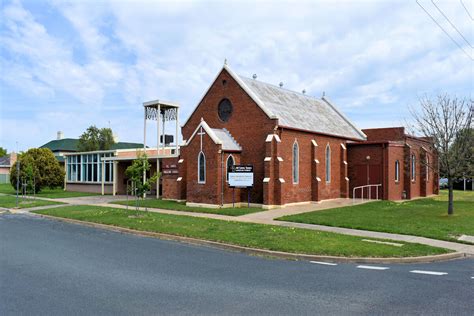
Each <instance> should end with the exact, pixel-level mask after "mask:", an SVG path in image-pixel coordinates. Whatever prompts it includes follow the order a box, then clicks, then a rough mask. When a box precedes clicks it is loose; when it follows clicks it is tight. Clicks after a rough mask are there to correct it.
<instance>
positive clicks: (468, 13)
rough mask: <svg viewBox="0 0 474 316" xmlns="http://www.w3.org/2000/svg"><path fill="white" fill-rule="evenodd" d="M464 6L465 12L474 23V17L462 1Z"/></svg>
mask: <svg viewBox="0 0 474 316" xmlns="http://www.w3.org/2000/svg"><path fill="white" fill-rule="evenodd" d="M459 1H460V2H461V4H462V6H463V7H464V10H466V13H467V15H469V17H470V18H471V20H473V21H474V17H473V16H472V15H471V13H470V12H469V10H468V9H467V8H466V5H465V4H464V2H462V0H459Z"/></svg>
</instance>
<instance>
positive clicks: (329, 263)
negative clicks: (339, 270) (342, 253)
mask: <svg viewBox="0 0 474 316" xmlns="http://www.w3.org/2000/svg"><path fill="white" fill-rule="evenodd" d="M310 262H311V263H316V264H322V265H325V266H337V263H332V262H322V261H310Z"/></svg>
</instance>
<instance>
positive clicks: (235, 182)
mask: <svg viewBox="0 0 474 316" xmlns="http://www.w3.org/2000/svg"><path fill="white" fill-rule="evenodd" d="M253 178H254V177H253V166H252V165H234V166H232V170H231V172H229V187H231V188H233V189H234V191H235V188H246V189H247V206H248V207H250V189H251V188H252V187H253ZM234 205H235V193H234V192H233V193H232V206H234Z"/></svg>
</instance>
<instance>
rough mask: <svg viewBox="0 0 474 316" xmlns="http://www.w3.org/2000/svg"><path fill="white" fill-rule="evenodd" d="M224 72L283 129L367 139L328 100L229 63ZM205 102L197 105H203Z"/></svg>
mask: <svg viewBox="0 0 474 316" xmlns="http://www.w3.org/2000/svg"><path fill="white" fill-rule="evenodd" d="M222 70H226V71H227V72H228V73H229V74H230V75H231V76H232V78H234V80H235V81H236V82H237V83H238V84H239V85H240V86H241V87H242V89H243V90H244V91H245V92H246V93H247V94H248V95H249V96H250V97H251V98H252V100H253V101H254V102H255V103H257V105H258V106H259V107H260V108H261V109H262V111H263V112H265V114H266V115H267V116H268V117H269V118H272V119H278V124H279V125H280V126H282V127H289V128H295V129H301V130H307V131H311V132H316V133H322V134H329V135H334V136H341V137H343V138H349V139H357V140H365V139H366V135H365V134H364V133H363V132H362V131H361V130H360V129H358V128H357V127H356V126H355V125H354V124H353V123H352V122H351V121H350V120H349V119H348V118H347V117H346V116H344V114H342V112H340V111H339V110H338V109H337V108H336V107H335V106H334V105H333V104H332V103H331V102H330V101H329V100H328V98H325V97H323V98H322V99H318V98H314V97H311V96H308V95H304V94H301V93H298V92H294V91H290V90H287V89H283V88H280V87H276V86H274V85H271V84H268V83H264V82H260V81H257V80H254V79H249V78H246V77H243V76H239V75H237V74H236V73H235V72H234V71H233V70H232V69H231V68H230V67H229V66H228V65H227V64H225V65H224V67H223V68H222ZM222 70H221V72H222ZM221 72H219V74H220V73H221ZM219 74H218V75H219ZM216 79H217V77H216ZM214 81H215V79H214ZM214 81H213V83H214ZM213 83H212V84H213ZM212 84H211V86H212ZM211 86H210V87H211ZM210 87H209V88H208V90H207V91H206V92H205V93H204V95H203V97H202V99H204V96H205V95H206V94H207V92H208V91H209V89H210ZM202 99H201V100H200V101H199V103H198V105H199V104H200V103H201V102H202ZM191 115H192V114H191ZM185 124H186V122H185Z"/></svg>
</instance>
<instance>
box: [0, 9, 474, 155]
mask: <svg viewBox="0 0 474 316" xmlns="http://www.w3.org/2000/svg"><path fill="white" fill-rule="evenodd" d="M419 3H420V4H421V5H422V6H423V7H425V8H426V9H427V11H428V12H430V14H432V15H433V17H434V18H435V19H436V20H437V21H438V22H439V23H440V24H441V25H442V26H443V27H444V28H445V29H446V30H447V31H448V32H449V34H450V35H451V36H452V37H453V38H454V40H456V41H457V43H458V44H459V45H460V46H461V47H462V48H463V49H464V51H465V52H463V51H462V50H461V49H460V48H459V47H458V46H456V44H454V43H453V42H452V40H451V39H450V38H449V37H448V36H447V35H446V34H445V33H443V31H442V30H441V29H440V28H439V27H438V26H437V25H436V24H435V23H434V22H433V21H432V20H431V19H430V17H429V16H428V15H427V14H426V13H425V12H424V11H423V10H422V9H421V8H420V7H419V6H418V4H417V3H416V2H415V1H414V0H413V1H406V0H405V1H309V2H308V1H306V2H304V1H301V2H297V1H286V2H285V1H199V2H197V1H151V0H150V1H140V0H139V1H125V0H121V1H59V0H58V1H56V0H51V1H5V0H1V1H0V4H1V12H0V70H1V76H0V97H1V98H0V146H2V147H6V148H8V149H9V150H15V148H16V145H15V143H16V141H18V143H19V149H20V150H25V149H27V148H30V147H37V146H40V145H42V144H44V143H46V142H47V141H49V140H51V139H54V138H55V136H56V131H59V130H61V131H63V132H64V135H65V137H78V136H79V135H80V134H81V133H82V131H84V130H85V129H86V128H87V127H88V126H89V125H91V124H95V125H97V126H99V127H108V126H110V127H111V128H112V129H113V130H114V131H115V132H116V133H117V134H118V136H119V139H120V140H121V141H135V142H141V141H142V137H143V136H142V135H143V127H142V125H143V112H142V106H141V104H142V102H144V101H148V100H154V99H163V100H170V101H175V102H178V103H180V104H181V115H180V116H181V117H180V120H181V122H183V121H184V120H185V119H186V118H187V117H188V115H189V114H190V113H191V111H192V110H193V109H194V107H195V106H196V103H197V102H198V101H199V99H200V97H201V96H202V94H203V93H204V91H205V90H206V89H207V87H208V86H209V84H210V83H211V80H212V79H213V78H214V77H215V75H216V74H217V72H218V71H219V70H220V69H221V67H222V64H223V61H224V59H227V60H228V63H229V64H230V66H231V67H232V68H233V69H234V71H236V72H237V73H239V74H241V75H244V76H247V77H251V76H252V74H254V73H256V74H257V75H258V79H259V80H262V81H265V82H269V83H273V84H278V83H279V82H281V81H282V82H284V85H285V88H287V89H291V90H296V91H301V90H303V89H305V90H306V91H307V94H310V95H313V96H317V97H319V96H321V95H322V93H323V91H325V93H326V95H327V96H329V98H330V99H331V100H332V101H333V102H334V103H336V104H337V105H338V107H339V108H340V109H341V110H342V111H343V112H344V113H345V114H346V115H347V116H348V117H349V118H350V119H352V121H353V122H354V123H355V124H356V125H357V126H359V127H360V128H366V127H383V126H399V125H403V124H404V122H405V119H407V118H408V117H409V112H408V106H410V105H416V104H417V100H418V99H419V97H421V96H423V95H425V94H426V95H428V96H435V95H436V94H439V93H449V94H452V95H457V96H460V97H468V98H469V97H470V98H472V97H473V91H474V63H473V58H474V54H473V53H474V52H473V49H472V47H471V46H470V44H474V21H473V20H471V19H470V17H469V15H468V13H467V12H466V10H465V9H464V7H463V6H462V3H461V1H457V0H453V1H434V3H435V4H436V5H437V6H438V7H439V8H440V9H441V10H442V12H443V13H444V14H445V15H446V16H447V17H448V18H449V19H450V21H451V22H453V23H454V25H455V26H456V27H457V29H458V30H459V31H460V32H461V33H462V34H463V35H464V36H465V38H466V39H467V41H468V43H466V41H464V39H463V38H462V37H460V36H459V34H458V33H457V32H456V30H454V29H453V28H452V26H451V25H450V24H449V22H448V21H447V20H446V19H445V18H444V17H443V16H442V15H441V13H440V12H439V11H438V10H437V9H436V7H435V6H434V5H433V3H432V2H431V1H430V0H419ZM463 3H464V4H465V5H466V6H467V9H468V10H470V13H471V15H474V5H473V4H472V2H471V1H468V0H463Z"/></svg>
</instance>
